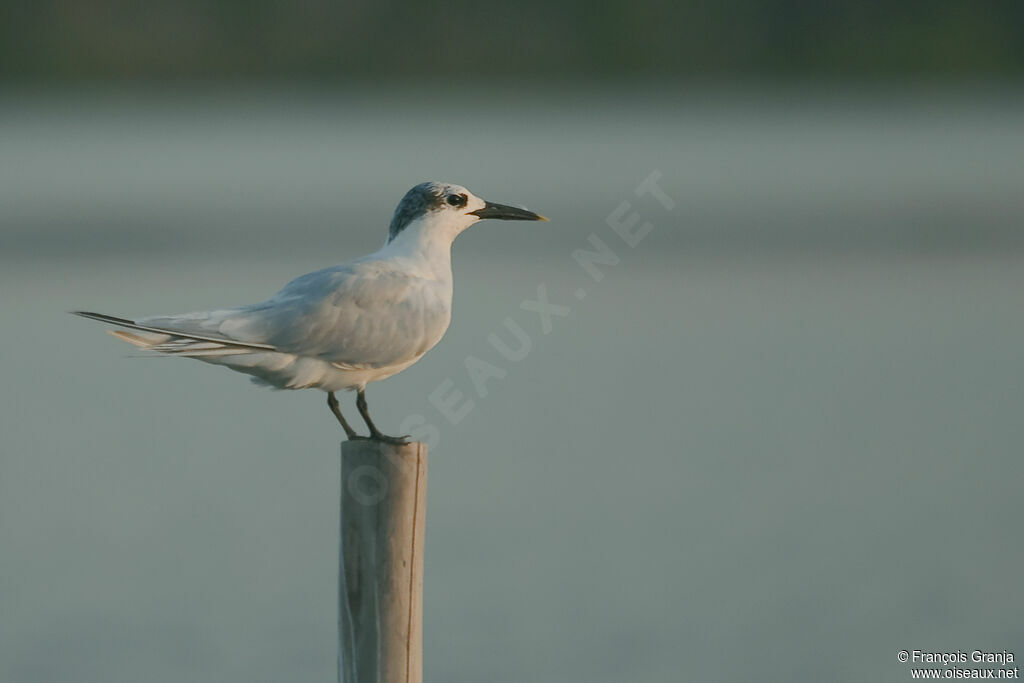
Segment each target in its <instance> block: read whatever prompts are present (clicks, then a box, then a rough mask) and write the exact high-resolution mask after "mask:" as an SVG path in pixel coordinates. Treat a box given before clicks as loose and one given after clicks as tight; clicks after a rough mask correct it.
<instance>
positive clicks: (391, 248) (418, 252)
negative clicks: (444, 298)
mask: <svg viewBox="0 0 1024 683" xmlns="http://www.w3.org/2000/svg"><path fill="white" fill-rule="evenodd" d="M424 227H425V226H424ZM453 239H454V235H453V236H451V237H449V236H448V235H447V234H443V233H441V232H439V231H436V230H428V229H423V227H421V226H415V227H414V226H410V227H409V228H406V229H405V230H403V231H402V232H401V233H399V234H397V235H395V237H394V239H392V240H391V241H390V242H388V243H387V244H385V245H384V246H383V248H381V250H380V251H378V252H377V255H378V256H379V257H381V258H386V259H388V260H393V261H399V262H402V263H403V264H404V265H405V267H406V268H408V269H410V270H413V271H416V272H418V273H420V274H422V275H424V276H426V277H431V278H434V279H438V280H450V279H451V276H452V241H453Z"/></svg>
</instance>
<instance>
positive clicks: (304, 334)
mask: <svg viewBox="0 0 1024 683" xmlns="http://www.w3.org/2000/svg"><path fill="white" fill-rule="evenodd" d="M482 218H499V219H505V220H546V219H544V218H543V217H542V216H539V215H537V214H535V213H532V212H530V211H526V210H525V209H518V208H515V207H509V206H504V205H501V204H493V203H490V202H485V201H484V200H482V199H480V198H479V197H476V196H475V195H473V194H472V193H471V192H469V190H467V189H466V188H464V187H461V186H459V185H452V184H448V183H422V184H420V185H417V186H416V187H414V188H413V189H412V190H410V191H409V192H408V193H407V194H406V195H405V197H404V198H403V199H402V202H401V203H399V205H398V208H397V209H396V211H395V215H394V218H393V219H392V221H391V227H390V231H389V238H388V242H387V244H385V245H384V247H383V248H382V249H380V250H379V251H377V252H376V253H373V254H370V255H369V256H364V257H363V258H360V259H358V260H356V261H353V262H351V263H348V264H345V265H339V266H334V267H331V268H325V269H323V270H318V271H315V272H313V273H308V274H306V275H302V276H301V277H298V278H296V279H295V280H292V281H291V282H289V283H288V284H287V285H285V286H284V288H283V289H281V291H279V292H278V293H277V294H275V295H274V296H272V297H271V298H269V299H267V300H266V301H263V302H261V303H257V304H251V305H248V306H237V307H234V308H224V309H219V310H214V311H204V312H198V313H185V314H180V315H160V316H148V317H144V318H137V319H125V318H116V317H113V316H108V315H103V314H99V313H90V312H84V311H76V313H78V314H79V315H82V316H84V317H88V318H92V319H95V320H100V321H102V322H107V323H112V324H115V325H119V326H121V327H125V328H129V329H130V330H131V331H125V330H113V331H111V334H113V335H114V336H116V337H118V338H119V339H122V340H124V341H127V342H129V343H131V344H134V345H136V346H138V347H141V348H143V349H147V350H150V351H156V352H160V353H165V354H170V355H177V356H184V357H188V358H195V359H197V360H201V361H204V362H207V363H214V364H217V365H224V366H226V367H229V368H231V369H232V370H237V371H239V372H244V373H246V374H248V375H251V376H252V379H253V381H254V382H256V383H258V384H262V385H266V386H271V387H274V388H277V389H305V388H318V389H322V390H324V391H326V392H329V393H328V396H329V401H328V402H329V403H330V404H331V409H332V410H333V411H334V413H335V415H336V416H337V418H338V420H339V421H340V422H341V424H342V426H343V427H344V428H345V431H346V433H347V434H348V435H349V438H357V437H356V435H355V433H354V431H353V430H352V429H351V428H350V427H349V426H348V424H347V423H346V422H345V420H344V418H343V417H342V416H341V413H340V411H339V410H338V408H337V402H336V401H335V400H334V397H333V393H332V392H335V391H338V390H340V389H355V390H357V391H358V392H359V402H358V405H359V408H360V413H362V415H363V418H364V420H365V421H366V422H367V426H368V427H369V428H370V432H371V437H373V438H381V439H385V440H395V439H393V437H386V436H384V435H383V434H381V433H380V432H379V431H378V430H377V429H376V427H375V426H374V425H373V422H372V420H370V419H369V415H368V413H367V412H366V410H365V395H364V390H365V387H366V385H367V384H368V383H370V382H375V381H378V380H381V379H384V378H386V377H390V376H391V375H394V374H395V373H397V372H400V371H402V370H404V369H405V368H407V367H409V366H410V365H412V364H413V363H415V362H416V361H417V360H419V359H420V358H422V357H423V354H425V353H426V352H427V351H429V350H430V349H431V348H433V346H434V345H435V344H437V342H439V341H440V340H441V337H443V336H444V333H445V331H446V330H447V329H448V324H449V323H450V322H451V311H452V269H451V245H452V242H453V241H454V240H455V238H456V237H457V236H458V235H459V233H461V232H462V231H463V230H465V229H466V228H468V227H469V226H470V225H472V224H473V223H475V222H477V221H479V220H481V219H482Z"/></svg>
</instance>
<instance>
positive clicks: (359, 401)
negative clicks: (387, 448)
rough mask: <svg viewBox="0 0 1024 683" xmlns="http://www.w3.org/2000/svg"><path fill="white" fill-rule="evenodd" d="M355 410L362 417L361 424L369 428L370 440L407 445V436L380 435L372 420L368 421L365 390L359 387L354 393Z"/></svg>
mask: <svg viewBox="0 0 1024 683" xmlns="http://www.w3.org/2000/svg"><path fill="white" fill-rule="evenodd" d="M356 408H359V414H360V415H362V416H363V422H365V423H366V426H367V427H369V428H370V438H371V439H376V440H377V441H383V442H384V443H390V444H395V445H396V446H402V445H405V444H407V443H409V437H408V436H388V435H387V434H382V433H381V431H380V430H379V429H377V425H375V424H373V420H372V419H370V412H369V410H368V409H367V407H366V389H365V388H363V387H360V388H359V389H358V390H357V391H356Z"/></svg>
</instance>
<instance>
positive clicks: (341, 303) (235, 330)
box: [106, 261, 448, 368]
mask: <svg viewBox="0 0 1024 683" xmlns="http://www.w3.org/2000/svg"><path fill="white" fill-rule="evenodd" d="M446 313H447V302H445V301H444V297H443V296H437V295H436V294H435V292H434V288H432V287H431V286H429V283H428V282H426V281H424V280H423V279H422V278H419V277H416V276H413V275H410V274H408V273H405V272H403V271H401V270H399V269H397V268H394V267H393V266H389V265H388V264H387V263H385V262H382V261H361V262H360V261H357V262H355V263H352V264H349V265H345V266H335V267H333V268H327V269H324V270H319V271H316V272H313V273H309V274H307V275H303V276H301V277H299V278H297V279H295V280H293V281H292V282H290V283H288V284H287V285H286V286H285V287H284V288H283V289H282V290H281V291H280V292H278V293H277V294H275V295H274V296H273V297H271V298H270V299H268V300H266V301H264V302H262V303H258V304H253V305H250V306H240V307H237V308H227V309H221V310H216V311H206V312H201V313H187V314H184V315H172V316H152V317H148V318H142V319H140V320H135V321H129V320H123V321H121V320H120V319H109V318H108V319H107V320H106V322H113V323H115V324H124V323H130V324H129V325H125V326H128V327H135V328H136V329H141V330H144V331H150V332H158V333H168V334H171V335H179V336H183V337H185V338H187V339H192V340H198V341H206V342H214V343H225V344H229V345H233V346H235V347H240V348H242V349H244V348H246V347H253V350H274V351H281V352H284V353H290V354H294V355H297V356H307V357H315V358H319V359H321V360H326V361H329V362H332V363H336V364H338V365H339V366H345V367H358V368H367V367H384V366H389V365H395V364H398V363H402V362H406V361H409V360H412V359H414V358H416V357H418V356H419V355H421V354H423V353H425V352H426V351H427V350H428V349H429V348H430V347H431V346H433V344H434V343H435V342H436V341H437V339H439V338H440V336H441V334H443V333H444V329H445V328H446V327H447V324H448V317H447V314H446ZM129 341H130V340H129ZM236 352H237V351H236Z"/></svg>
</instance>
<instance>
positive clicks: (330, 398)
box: [327, 391, 366, 441]
mask: <svg viewBox="0 0 1024 683" xmlns="http://www.w3.org/2000/svg"><path fill="white" fill-rule="evenodd" d="M327 405H328V407H330V409H331V412H332V413H334V417H336V418H338V422H340V423H341V428H342V429H344V430H345V436H347V437H348V438H349V440H350V441H351V440H352V439H365V438H366V437H365V436H359V435H358V434H356V430H354V429H352V426H351V425H350V424H349V423H348V420H346V419H345V417H344V416H343V415H342V414H341V408H339V407H338V399H337V398H336V397H335V396H334V392H333V391H328V392H327Z"/></svg>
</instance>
